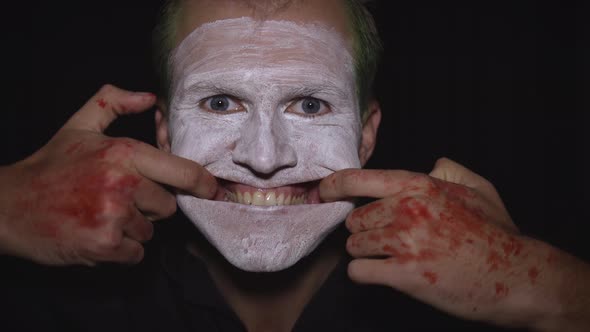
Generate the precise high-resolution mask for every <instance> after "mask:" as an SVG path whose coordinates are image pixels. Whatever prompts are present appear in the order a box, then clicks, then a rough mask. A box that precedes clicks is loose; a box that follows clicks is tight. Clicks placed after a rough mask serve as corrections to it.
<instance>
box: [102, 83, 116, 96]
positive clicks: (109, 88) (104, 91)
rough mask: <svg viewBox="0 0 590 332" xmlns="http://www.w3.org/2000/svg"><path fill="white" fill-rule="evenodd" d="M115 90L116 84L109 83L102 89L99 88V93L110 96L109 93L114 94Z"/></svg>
mask: <svg viewBox="0 0 590 332" xmlns="http://www.w3.org/2000/svg"><path fill="white" fill-rule="evenodd" d="M115 91H116V88H115V86H114V85H112V84H108V83H107V84H104V85H103V86H101V87H100V89H99V90H98V95H100V96H109V95H111V94H113V93H114V92H115Z"/></svg>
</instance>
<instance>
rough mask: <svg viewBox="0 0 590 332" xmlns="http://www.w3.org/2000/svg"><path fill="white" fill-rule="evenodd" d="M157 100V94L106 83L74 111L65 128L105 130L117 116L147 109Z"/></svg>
mask: <svg viewBox="0 0 590 332" xmlns="http://www.w3.org/2000/svg"><path fill="white" fill-rule="evenodd" d="M155 101H156V96H155V95H154V94H152V93H147V92H131V91H126V90H122V89H119V88H117V87H115V86H112V85H105V86H103V87H102V88H101V89H100V90H99V91H98V92H97V93H96V95H94V96H93V97H92V98H90V100H89V101H88V102H87V103H86V104H85V105H84V106H82V108H81V109H80V110H79V111H78V112H76V113H74V115H73V116H72V117H71V118H70V119H69V120H68V122H66V124H65V125H64V127H63V129H81V130H90V131H94V132H103V131H104V130H105V129H106V128H107V127H108V126H109V125H110V124H111V123H112V122H113V121H114V120H115V119H116V118H117V117H119V116H121V115H125V114H132V113H139V112H142V111H145V110H147V109H149V108H150V107H152V106H153V105H154V103H155Z"/></svg>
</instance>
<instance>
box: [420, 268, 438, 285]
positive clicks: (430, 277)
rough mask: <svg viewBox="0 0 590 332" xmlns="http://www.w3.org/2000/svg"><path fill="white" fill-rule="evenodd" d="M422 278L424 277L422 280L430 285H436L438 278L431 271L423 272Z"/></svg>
mask: <svg viewBox="0 0 590 332" xmlns="http://www.w3.org/2000/svg"><path fill="white" fill-rule="evenodd" d="M422 277H424V279H426V280H427V281H428V283H430V284H431V285H434V284H436V282H437V281H438V276H437V275H436V273H434V272H431V271H424V273H422Z"/></svg>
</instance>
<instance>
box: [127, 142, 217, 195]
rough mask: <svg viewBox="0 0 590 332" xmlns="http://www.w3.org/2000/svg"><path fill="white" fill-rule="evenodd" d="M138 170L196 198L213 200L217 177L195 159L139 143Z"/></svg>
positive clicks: (136, 162) (135, 157) (135, 160)
mask: <svg viewBox="0 0 590 332" xmlns="http://www.w3.org/2000/svg"><path fill="white" fill-rule="evenodd" d="M133 163H134V166H135V169H136V170H137V172H139V174H141V175H143V176H144V177H146V178H148V179H150V180H153V181H156V182H159V183H162V184H166V185H169V186H172V187H174V188H177V189H180V190H182V191H186V192H188V193H190V194H192V195H194V196H196V197H199V198H204V199H211V198H213V196H215V193H216V191H217V180H215V177H214V176H213V175H212V174H211V173H209V171H207V170H206V169H205V168H204V167H203V166H201V165H199V164H197V163H196V162H194V161H192V160H189V159H185V158H182V157H179V156H175V155H173V154H170V153H167V152H164V151H162V150H159V149H156V148H155V147H153V146H151V145H148V144H140V145H139V146H138V147H137V150H136V153H135V155H134V156H133Z"/></svg>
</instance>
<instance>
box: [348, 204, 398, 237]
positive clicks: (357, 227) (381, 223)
mask: <svg viewBox="0 0 590 332" xmlns="http://www.w3.org/2000/svg"><path fill="white" fill-rule="evenodd" d="M394 210H395V200H393V199H391V198H384V199H380V200H378V201H375V202H372V203H369V204H366V205H363V206H361V207H358V208H356V209H354V210H352V212H351V213H350V214H349V215H348V217H347V218H346V222H345V224H346V228H348V230H349V231H350V232H351V233H358V232H361V231H366V230H369V229H375V228H381V227H385V226H388V225H390V224H391V223H392V222H393V219H394V216H393V213H392V212H393V211H394Z"/></svg>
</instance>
